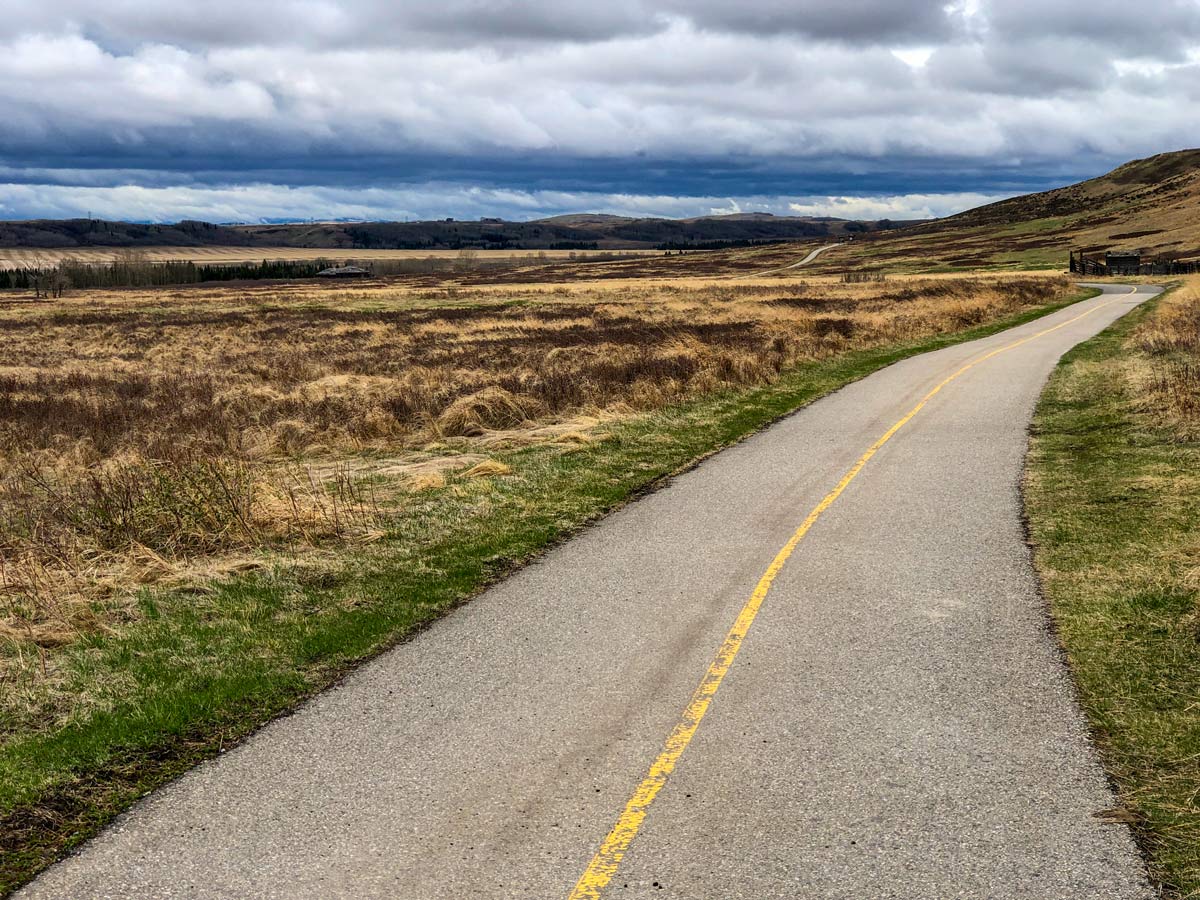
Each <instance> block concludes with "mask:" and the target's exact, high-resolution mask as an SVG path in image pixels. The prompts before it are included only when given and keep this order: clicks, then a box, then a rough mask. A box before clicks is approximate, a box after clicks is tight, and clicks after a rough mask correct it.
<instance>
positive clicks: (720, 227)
mask: <svg viewBox="0 0 1200 900" xmlns="http://www.w3.org/2000/svg"><path fill="white" fill-rule="evenodd" d="M894 224H895V223H891V222H887V221H883V222H851V221H846V220H843V219H829V218H805V217H798V216H773V215H769V214H764V213H753V214H736V215H728V216H702V217H698V218H692V219H654V218H643V219H635V218H628V217H624V216H608V215H591V214H582V215H566V216H556V217H554V218H550V219H541V220H536V221H531V222H506V221H502V220H500V219H481V220H478V221H457V220H454V219H445V220H439V221H431V222H322V223H314V224H300V225H295V224H286V225H231V226H225V225H211V224H209V223H206V222H180V223H178V224H175V225H145V224H132V223H128V222H106V221H101V220H98V219H66V220H42V221H30V222H0V247H22V248H25V247H28V248H35V247H46V248H50V247H55V248H64V247H151V246H153V247H164V246H165V247H198V246H237V247H296V248H310V249H330V250H384V249H387V250H393V249H395V250H448V249H449V250H456V249H459V248H461V247H478V248H490V249H497V250H504V249H528V250H539V249H566V250H572V249H649V248H656V247H663V246H668V247H704V246H707V247H714V246H730V245H732V246H737V245H745V244H748V243H754V242H763V241H779V240H797V239H813V238H826V237H833V238H837V237H841V236H844V235H848V234H866V233H870V232H875V231H879V230H882V229H886V228H890V227H893V225H894Z"/></svg>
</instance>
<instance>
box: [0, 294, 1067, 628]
mask: <svg viewBox="0 0 1200 900" xmlns="http://www.w3.org/2000/svg"><path fill="white" fill-rule="evenodd" d="M1066 290H1067V284H1066V282H1065V281H1063V280H1061V279H1057V278H1044V277H1043V278H1038V277H1029V278H1009V279H1007V280H1004V281H999V280H994V279H972V278H949V279H947V278H939V279H898V280H893V281H889V282H887V283H871V284H853V283H847V284H842V283H836V284H835V283H809V284H805V283H799V282H789V281H783V282H776V283H770V284H736V283H730V282H723V283H721V282H717V283H712V282H709V283H694V284H693V283H687V282H681V283H675V284H672V283H665V284H658V285H653V286H652V285H645V286H642V287H640V288H637V289H629V288H622V289H620V290H614V289H611V288H608V287H603V286H599V285H587V284H584V285H579V284H574V285H571V286H570V287H569V288H568V287H566V286H562V287H559V288H555V289H552V290H547V289H546V288H545V286H538V285H530V286H525V287H521V286H516V287H514V286H509V285H505V286H492V287H479V288H470V287H464V288H453V289H451V290H443V291H433V292H424V293H422V292H420V291H417V290H414V289H405V288H402V287H397V286H395V285H391V286H388V285H377V286H371V287H363V288H355V289H353V290H351V291H345V290H340V289H334V288H314V287H312V286H306V287H297V288H295V289H294V290H293V289H290V288H287V287H282V288H281V287H274V288H271V289H270V290H266V289H259V290H247V289H245V288H229V289H225V290H207V291H177V292H171V291H147V292H142V293H140V294H139V293H133V294H115V293H95V294H90V295H80V296H76V297H71V298H68V299H66V300H63V301H59V302H55V303H50V304H43V305H39V306H32V305H12V306H9V307H0V638H6V639H7V640H8V641H9V643H10V645H13V646H18V645H19V646H23V647H40V648H43V649H45V648H48V647H53V646H56V645H59V644H62V643H64V642H67V641H70V640H71V639H72V638H73V637H74V636H75V635H77V634H79V633H81V632H85V631H88V630H95V629H104V628H107V627H110V625H111V623H112V622H114V621H119V619H120V617H121V616H123V615H126V614H128V605H127V604H124V603H123V601H122V598H124V597H127V596H128V593H129V589H130V587H131V586H134V585H137V584H139V583H148V582H153V581H155V580H158V579H161V578H164V577H170V576H171V575H172V574H173V573H178V572H180V571H185V570H186V569H187V567H188V566H189V565H192V564H193V563H195V562H196V561H197V560H209V559H212V558H214V557H217V558H220V557H222V556H225V557H229V556H231V555H233V556H234V557H236V555H237V554H245V553H256V552H261V551H262V550H264V549H276V548H283V547H303V546H315V545H320V544H322V543H327V542H330V541H333V542H337V541H345V540H351V539H360V538H364V537H367V536H369V535H371V534H372V533H375V528H376V525H377V521H378V519H379V517H380V515H381V508H382V507H381V504H380V499H379V496H378V493H377V492H378V491H379V490H380V489H379V488H378V487H375V488H372V489H370V490H368V489H367V488H366V487H365V485H367V484H375V485H378V483H379V481H380V479H381V478H382V479H384V480H385V481H386V480H387V479H388V478H391V479H392V480H393V481H396V480H397V479H398V480H399V482H400V483H402V484H403V485H407V486H408V487H409V488H411V487H413V486H420V485H430V484H438V483H440V481H441V479H442V478H443V475H444V472H445V471H446V470H448V469H452V468H454V467H455V466H456V465H458V466H460V467H464V468H465V467H466V466H467V465H474V466H476V469H477V470H478V473H479V474H481V475H487V474H496V472H497V471H498V470H497V469H495V468H494V467H492V468H489V467H488V466H486V465H485V466H483V468H482V469H480V468H479V466H478V465H477V464H480V463H482V462H485V461H486V454H487V451H488V449H490V448H492V447H494V446H496V445H497V444H498V443H501V444H502V443H505V442H512V441H520V440H522V436H524V437H525V439H529V440H542V439H545V440H553V441H561V442H568V443H569V442H570V441H573V440H587V439H588V435H587V434H586V433H583V432H586V430H587V427H589V426H588V425H587V424H585V425H583V426H580V425H579V424H578V421H577V420H579V418H580V417H590V419H588V420H587V422H589V423H591V425H594V424H595V423H597V422H600V421H603V420H604V419H606V418H611V417H613V416H623V415H631V414H636V413H638V412H641V411H650V410H654V409H658V408H661V407H663V406H664V405H667V404H672V403H676V402H679V401H681V400H685V399H688V398H692V397H696V396H699V395H702V394H706V393H710V392H713V391H717V390H721V389H725V388H731V387H743V386H748V385H761V384H766V383H768V382H770V381H772V380H773V379H775V378H777V377H779V375H780V373H781V372H783V371H785V370H786V369H787V368H788V367H790V366H793V365H795V364H797V363H799V362H802V361H806V360H818V359H822V358H827V357H830V356H834V355H837V354H841V353H845V352H847V351H849V350H854V349H860V348H867V347H876V346H881V345H887V344H895V343H903V342H909V341H915V340H919V339H921V338H924V337H928V336H930V335H932V334H935V333H942V332H948V331H954V330H958V329H961V328H964V327H968V326H972V325H976V324H980V323H983V322H987V321H991V320H995V319H997V318H999V317H1002V316H1006V315H1010V314H1012V313H1014V312H1017V311H1020V310H1023V309H1027V308H1030V307H1032V306H1035V305H1039V304H1043V303H1046V302H1048V301H1050V300H1052V299H1054V298H1055V297H1057V296H1059V295H1062V294H1063V293H1064V292H1065V291H1066ZM581 429H582V432H581ZM431 445H436V446H438V447H443V448H444V447H447V446H448V447H450V448H451V449H452V450H453V452H455V453H462V454H464V455H462V456H461V457H457V458H447V455H446V454H447V451H445V450H444V449H443V450H440V451H433V450H428V449H427V448H429V447H430V446H431ZM480 450H482V451H483V453H482V454H481V453H479V452H478V451H480ZM485 470H486V471H485ZM473 471H474V470H473ZM405 489H407V488H405ZM396 490H399V491H401V493H403V491H402V490H401V489H400V488H396ZM389 496H391V497H393V498H394V496H395V494H394V492H393V494H390V495H389Z"/></svg>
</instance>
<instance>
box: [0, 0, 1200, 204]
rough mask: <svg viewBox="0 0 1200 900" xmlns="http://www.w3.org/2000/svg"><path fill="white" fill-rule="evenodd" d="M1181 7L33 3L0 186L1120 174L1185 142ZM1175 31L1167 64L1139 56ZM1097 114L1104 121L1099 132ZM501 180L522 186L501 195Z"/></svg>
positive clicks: (1196, 44) (726, 181)
mask: <svg viewBox="0 0 1200 900" xmlns="http://www.w3.org/2000/svg"><path fill="white" fill-rule="evenodd" d="M1197 8H1198V4H1197V3H1196V2H1194V0H1190V2H1188V3H1182V2H1177V0H1145V2H1143V3H1141V4H1140V5H1139V6H1138V7H1137V8H1136V10H1135V11H1134V12H1132V13H1131V12H1129V11H1127V7H1126V6H1125V5H1124V4H1117V3H1112V2H1108V0H1101V2H1099V3H1097V2H1085V0H1038V2H1036V3H1033V2H1028V0H980V2H978V3H965V2H964V3H957V4H951V5H950V6H944V5H943V3H942V2H928V0H842V2H840V3H831V2H817V0H746V2H742V3H738V4H731V3H728V2H718V0H691V2H685V0H658V2H651V0H607V2H604V3H596V2H595V0H589V2H587V3H584V2H580V0H561V2H558V3H551V2H548V0H539V2H517V0H492V2H484V0H442V2H440V3H436V4H433V3H416V2H403V3H396V2H385V0H286V2H285V0H256V2H254V3H246V2H245V0H237V2H234V0H209V2H207V3H206V4H204V5H203V6H199V5H197V4H195V3H191V2H184V0H157V2H153V0H108V2H107V3H105V4H103V5H100V4H95V3H93V2H90V0H88V2H85V0H49V2H44V3H41V4H33V3H28V4H20V6H19V7H17V8H16V9H14V10H11V11H9V13H8V20H7V21H6V25H7V29H8V30H7V31H6V32H5V34H4V35H0V121H3V122H4V123H5V128H4V129H2V130H0V168H3V167H5V166H7V168H8V169H9V170H10V171H17V170H22V171H23V170H25V169H53V170H55V171H57V172H60V173H65V172H69V171H72V170H74V171H76V172H78V173H79V174H77V175H73V176H68V175H60V176H56V177H55V179H51V180H58V181H66V180H69V179H70V178H75V179H76V181H75V183H76V184H77V185H79V186H81V187H86V186H88V185H92V186H96V185H101V184H104V185H107V186H111V187H119V186H121V184H125V183H128V184H132V185H134V186H138V185H141V186H146V185H153V186H156V187H164V186H167V185H165V183H160V182H158V181H156V180H155V179H154V177H153V176H149V175H144V176H139V175H137V174H134V172H135V170H140V171H145V172H176V173H179V174H178V177H180V178H183V177H186V173H187V172H188V171H191V170H196V169H198V170H204V169H213V170H216V169H218V168H219V169H220V171H221V172H222V173H227V175H228V179H229V181H230V182H231V184H230V185H229V186H230V188H231V189H232V187H235V186H236V184H237V183H241V184H244V185H249V184H256V183H258V181H259V180H260V176H259V175H256V174H254V173H256V172H263V171H267V170H271V171H273V172H275V171H278V170H279V169H280V166H279V165H278V164H277V160H279V159H282V158H285V157H286V158H287V159H288V160H289V163H288V167H289V169H290V172H291V174H290V175H289V176H288V177H290V178H291V179H292V183H293V184H304V185H317V184H318V182H320V180H321V178H323V177H332V176H329V174H328V173H332V172H334V171H339V172H344V173H347V174H345V176H344V177H345V178H347V179H357V181H358V183H359V184H360V185H362V184H369V183H371V182H372V180H378V181H380V182H382V181H386V180H391V181H392V182H395V181H398V180H404V179H409V178H414V177H415V176H414V175H413V174H412V165H413V163H412V161H413V160H414V159H417V158H422V159H424V160H439V159H440V160H443V161H444V162H443V166H444V168H446V169H447V170H449V169H451V168H452V169H454V170H455V171H469V172H471V174H470V176H469V178H474V179H475V182H474V183H476V184H481V183H487V184H489V185H491V187H494V188H497V189H499V188H500V187H503V186H504V183H503V182H504V179H505V178H509V179H510V182H509V184H510V185H511V186H513V187H518V188H521V189H522V190H527V189H531V187H532V181H534V180H536V179H538V178H540V177H541V176H540V175H538V174H536V172H535V171H534V170H535V169H537V168H539V167H541V168H543V169H547V170H553V171H555V172H558V173H559V174H556V175H555V176H554V178H556V179H558V183H566V182H571V184H572V189H573V190H577V189H579V188H580V186H581V185H584V186H586V184H587V182H588V179H589V178H595V177H600V176H599V175H598V173H600V172H601V171H605V172H611V171H612V170H614V169H621V170H623V172H624V174H622V175H621V176H620V180H621V183H622V184H623V185H625V187H626V188H628V189H629V192H630V193H631V194H638V195H647V196H650V195H653V196H658V195H657V194H656V193H655V191H654V190H653V189H652V188H651V187H650V184H651V182H653V181H654V180H655V179H656V178H659V175H658V174H656V172H657V169H658V168H661V167H662V166H663V165H664V162H666V163H670V164H671V165H674V166H677V167H687V166H690V167H691V168H692V169H693V170H694V171H695V172H697V173H704V172H705V171H707V168H708V167H709V166H711V165H713V164H714V163H715V162H720V163H722V164H725V163H728V167H727V169H726V170H723V171H722V174H721V175H720V176H717V175H713V176H711V179H710V183H708V184H705V183H703V178H704V177H705V176H703V175H702V174H697V175H696V176H695V179H694V180H693V182H692V183H690V184H689V187H688V188H687V190H688V191H690V192H692V193H693V194H694V195H697V196H698V195H701V194H703V195H704V196H708V195H709V194H713V195H716V194H723V193H733V194H734V195H735V196H745V195H747V193H748V191H747V189H742V188H738V186H737V178H738V176H737V175H736V173H735V172H733V169H736V168H737V167H741V169H740V171H744V172H745V173H747V174H746V175H745V176H744V178H745V179H750V178H752V177H757V176H754V174H753V173H754V171H755V167H759V168H775V169H779V168H780V167H784V166H790V167H793V168H794V169H796V170H797V171H804V170H805V169H806V167H807V168H810V169H811V168H819V169H821V170H822V171H825V170H830V171H833V170H838V171H842V172H850V171H854V168H853V167H854V166H857V165H858V164H859V163H858V162H854V161H861V160H864V159H867V160H875V161H878V162H879V163H880V165H882V166H884V167H885V168H886V167H887V166H888V165H889V161H891V160H897V161H903V163H901V162H896V163H895V164H894V165H892V166H891V168H892V169H893V170H896V171H899V170H900V169H902V168H907V169H909V170H911V169H912V167H913V161H914V160H915V161H923V162H924V163H925V164H926V165H927V167H928V168H930V169H935V170H936V169H937V168H938V167H942V168H943V170H944V171H945V172H946V178H947V179H948V180H949V179H951V178H953V177H954V176H955V173H956V172H957V173H961V172H964V171H967V169H971V170H973V171H974V170H978V171H986V170H988V169H989V168H990V167H994V166H997V165H1000V164H1002V163H1005V164H1006V163H1008V162H1009V161H1012V160H1022V161H1029V160H1033V161H1035V162H1040V161H1045V160H1049V159H1055V158H1062V159H1070V160H1078V159H1089V160H1097V159H1103V160H1109V159H1120V158H1123V157H1130V156H1135V155H1142V154H1146V153H1150V152H1155V151H1157V150H1160V149H1165V148H1170V147H1178V146H1185V145H1196V144H1200V125H1197V124H1196V123H1195V122H1194V120H1193V117H1189V116H1187V115H1186V114H1181V113H1180V110H1183V109H1186V108H1187V105H1188V104H1191V103H1194V102H1195V100H1196V95H1197V92H1198V90H1200V88H1198V82H1197V71H1198V70H1197V64H1196V63H1195V62H1194V61H1193V62H1184V60H1187V59H1189V58H1190V57H1189V56H1188V54H1189V53H1194V52H1196V51H1197V48H1200V36H1198V35H1197V30H1196V10H1197ZM1147 23H1152V24H1147ZM1164 30H1167V31H1169V32H1170V34H1169V36H1167V37H1160V39H1161V40H1162V41H1164V42H1167V46H1166V51H1165V52H1164V54H1163V55H1162V56H1160V57H1155V58H1148V57H1147V56H1146V48H1147V47H1152V46H1153V41H1154V39H1155V36H1156V35H1159V36H1161V33H1162V31H1164ZM893 51H895V52H893ZM912 51H915V53H914V52H912ZM925 52H928V54H929V56H928V59H927V61H925V63H924V64H923V65H922V64H921V63H922V60H923V59H924V54H925ZM903 60H908V62H905V61H903ZM1098 109H1101V110H1117V111H1118V112H1117V113H1116V119H1115V120H1114V121H1112V122H1109V123H1107V124H1106V127H1105V128H1103V129H1098V128H1097V126H1096V113H1095V111H1096V110H1098ZM501 159H513V160H522V159H523V160H534V161H537V163H538V165H537V166H535V165H534V164H533V163H530V164H529V165H528V166H527V167H525V168H524V169H522V170H521V171H522V173H523V174H521V175H520V176H517V175H513V174H511V172H510V173H509V174H507V175H506V174H503V173H502V172H500V171H499V170H496V169H495V168H494V167H495V161H496V160H501ZM1073 164H1075V165H1082V163H1073ZM422 165H424V166H425V168H423V169H422V173H423V174H422V176H421V177H423V178H427V179H432V180H436V179H437V178H438V177H439V176H438V172H437V167H436V165H432V164H430V165H426V164H424V163H423V164H422ZM556 166H557V168H556ZM714 168H715V166H714ZM239 170H240V173H241V174H239ZM506 171H507V170H506ZM513 171H515V170H513ZM96 172H104V173H108V174H107V175H97V174H95V173H96ZM116 173H129V174H116ZM572 173H573V174H572ZM639 173H641V174H639ZM222 177H226V175H222ZM272 177H275V176H274V175H273V176H272ZM456 177H457V176H456ZM546 177H549V176H546ZM606 177H607V176H606ZM463 178H468V176H463ZM11 179H12V180H13V181H19V182H28V183H35V182H37V181H38V178H37V177H36V174H35V173H33V172H32V171H28V172H25V174H20V173H18V174H14V175H12V176H11ZM121 179H126V181H125V182H121ZM639 179H641V184H640V186H639V184H638V180H639ZM167 180H168V181H169V179H167ZM118 182H121V183H120V184H119V183H118ZM718 186H719V188H720V189H719V190H718ZM894 187H895V190H894V191H893V192H894V193H898V194H906V193H910V192H912V191H913V190H915V188H912V189H910V188H909V187H906V186H905V185H903V184H896V185H895V186H894ZM921 191H922V192H926V191H927V185H924V184H923V185H922V186H921ZM777 193H779V192H777ZM106 196H116V195H106ZM121 196H123V197H125V198H126V199H130V202H132V198H133V196H134V195H132V194H128V193H127V194H123V195H121ZM155 196H159V195H155ZM339 202H341V201H339ZM346 202H347V203H349V202H350V201H346ZM355 202H357V201H355ZM489 202H495V203H499V202H500V201H498V200H491V201H489Z"/></svg>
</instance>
